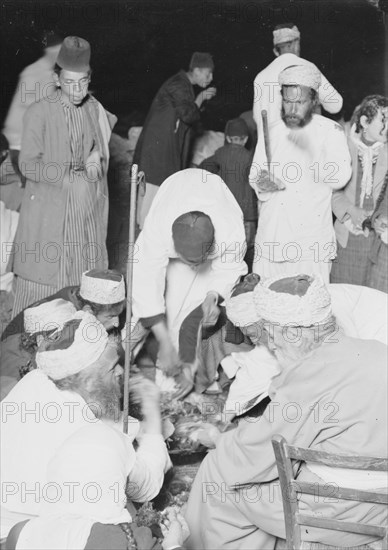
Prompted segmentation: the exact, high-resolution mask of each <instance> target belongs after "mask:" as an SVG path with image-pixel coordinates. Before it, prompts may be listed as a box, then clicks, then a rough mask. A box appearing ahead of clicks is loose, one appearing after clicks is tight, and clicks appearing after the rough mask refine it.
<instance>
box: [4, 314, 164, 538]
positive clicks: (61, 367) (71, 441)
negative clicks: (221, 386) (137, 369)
mask: <svg viewBox="0 0 388 550" xmlns="http://www.w3.org/2000/svg"><path fill="white" fill-rule="evenodd" d="M118 360H119V355H118V352H117V343H116V342H115V341H114V340H112V339H111V338H110V337H109V336H108V334H107V332H106V330H105V328H104V327H103V325H102V324H101V323H100V322H99V321H98V320H97V319H96V318H95V317H94V316H93V315H92V314H90V313H88V312H84V311H78V312H77V313H76V314H75V315H74V317H73V319H71V320H70V321H68V322H67V323H66V324H65V325H64V327H63V329H62V330H61V331H60V332H58V333H56V334H55V335H54V336H50V338H46V340H45V341H44V342H43V343H42V344H41V345H40V347H39V350H38V352H37V354H36V363H37V366H38V368H37V369H36V370H34V371H31V372H30V373H28V374H27V375H26V376H25V377H24V378H23V379H22V380H21V381H20V382H19V383H18V384H17V385H16V386H15V387H14V388H13V389H12V391H11V392H10V393H9V394H8V396H7V398H6V399H5V400H3V401H2V402H1V424H2V428H1V429H2V445H1V480H2V508H1V512H2V513H1V538H3V537H4V536H7V535H8V533H9V531H10V529H11V528H12V527H13V526H15V525H16V524H17V523H19V522H21V521H23V520H26V519H34V518H39V521H38V520H37V521H36V522H34V521H31V522H29V524H28V525H27V526H26V527H23V533H24V535H23V536H24V537H25V539H23V541H24V542H23V545H22V547H23V548H30V547H34V548H43V547H44V548H84V547H85V546H86V543H87V540H88V537H89V536H90V535H91V533H92V531H91V530H92V527H93V525H94V524H95V523H96V522H98V523H101V524H104V525H105V524H107V525H108V524H109V525H110V526H112V525H113V526H115V525H118V524H121V523H125V522H129V521H131V517H130V515H129V513H128V511H127V510H126V508H125V504H126V499H127V498H129V499H131V500H135V501H140V502H144V501H146V500H151V499H152V498H154V497H155V496H156V495H157V494H158V492H159V490H160V488H161V486H162V483H163V478H164V473H165V471H166V470H167V469H168V467H169V466H170V461H169V457H168V453H167V450H166V447H165V444H164V440H163V437H162V435H161V417H160V409H159V391H158V390H157V388H156V386H155V385H154V384H153V383H152V382H150V381H148V380H143V379H138V380H137V381H136V380H135V381H134V382H133V384H132V386H131V389H132V392H133V395H134V400H135V401H136V402H138V403H139V405H140V406H141V410H142V414H143V417H144V420H143V421H142V435H141V437H138V442H139V446H138V449H137V452H135V450H134V448H133V446H132V441H133V436H132V437H131V436H128V435H125V434H123V433H122V413H121V410H120V398H121V383H120V378H121V375H122V367H120V366H119V365H118ZM130 431H131V428H130ZM85 442H87V444H86V443H85ZM86 456H88V457H89V458H88V459H87V460H86V459H85V457H86ZM64 457H67V458H66V459H65V460H63V458H64ZM91 457H92V458H91ZM85 460H86V462H85ZM91 460H92V463H93V464H91ZM97 464H98V467H97V466H96V465H97ZM108 465H109V467H108ZM69 483H70V484H72V490H71V491H72V492H71V491H70V492H69ZM92 485H93V487H94V493H93V495H92V493H90V496H89V495H87V494H86V493H85V491H86V490H87V489H85V487H86V486H87V487H91V486H92ZM52 486H55V487H56V488H57V489H58V491H57V497H54V498H52V495H49V493H48V492H47V491H48V488H49V487H52ZM126 486H127V491H125V488H126ZM74 490H75V492H74ZM91 491H92V492H93V490H91ZM96 491H97V497H96ZM85 495H86V496H85ZM74 516H76V517H77V518H78V519H77V522H76V523H74ZM47 517H50V518H51V519H50V521H49V522H48V523H47V521H46V519H47ZM55 518H57V519H58V518H61V519H60V525H58V523H57V522H55V521H54V519H55ZM51 520H52V521H53V522H51ZM42 522H43V523H42ZM50 522H51V523H50ZM39 533H40V534H39ZM41 533H44V541H45V544H46V546H42V544H43V543H42V541H41V539H40V538H39V537H40V536H41ZM74 533H75V535H74ZM70 534H71V537H73V538H74V536H75V539H74V540H75V542H74V540H73V543H74V546H67V545H68V542H69V537H70ZM37 537H38V538H37ZM25 541H27V542H25ZM28 541H30V542H28ZM31 541H33V543H32V542H31ZM30 543H31V544H32V546H29V544H30ZM34 545H35V546H34ZM104 547H105V548H110V546H109V547H108V546H104ZM115 548H116V547H115Z"/></svg>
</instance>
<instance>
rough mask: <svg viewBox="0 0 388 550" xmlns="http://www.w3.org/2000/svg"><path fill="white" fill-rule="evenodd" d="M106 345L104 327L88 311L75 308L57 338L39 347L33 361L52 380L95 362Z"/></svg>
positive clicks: (79, 370) (75, 372) (70, 374)
mask: <svg viewBox="0 0 388 550" xmlns="http://www.w3.org/2000/svg"><path fill="white" fill-rule="evenodd" d="M107 344H108V333H107V332H106V330H105V328H104V326H103V325H102V324H101V323H100V321H98V320H97V319H96V317H94V315H92V314H91V313H89V312H87V311H77V313H75V315H74V316H73V318H72V319H71V320H70V321H68V322H67V323H66V324H65V325H64V327H63V329H62V330H61V331H60V332H58V333H57V335H56V338H53V336H51V337H50V340H49V341H45V342H44V345H43V346H41V347H40V348H39V349H38V352H37V354H36V364H37V367H38V369H41V370H42V371H43V372H44V373H45V374H47V376H49V377H50V378H52V379H53V380H61V379H62V378H66V377H67V376H72V375H73V374H77V373H78V372H81V371H82V370H84V369H86V368H87V367H89V366H90V365H92V364H93V363H95V362H96V361H97V360H98V359H99V358H100V357H101V355H102V353H103V352H104V350H105V348H106V346H107Z"/></svg>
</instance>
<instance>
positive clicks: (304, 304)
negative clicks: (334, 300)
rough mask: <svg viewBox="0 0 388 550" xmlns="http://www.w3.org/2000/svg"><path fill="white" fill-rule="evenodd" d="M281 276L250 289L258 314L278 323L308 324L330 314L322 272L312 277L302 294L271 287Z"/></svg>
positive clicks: (284, 324)
mask: <svg viewBox="0 0 388 550" xmlns="http://www.w3.org/2000/svg"><path fill="white" fill-rule="evenodd" d="M296 277H299V276H298V275H297V276H296ZM296 277H295V279H296ZM283 279H284V277H280V278H279V277H275V278H271V279H267V280H265V281H263V282H260V283H259V284H258V285H257V286H256V288H255V289H254V291H253V301H254V303H255V306H256V310H257V314H258V315H260V317H261V318H262V319H263V320H265V321H269V322H270V323H276V324H278V325H280V326H287V325H288V326H298V327H310V326H312V325H314V324H320V323H324V322H326V321H327V320H328V319H329V318H330V316H331V315H332V309H331V297H330V293H329V291H328V289H327V287H326V285H325V283H324V281H323V278H322V277H321V275H316V276H315V277H314V278H313V277H311V279H312V282H311V283H310V285H309V287H308V289H307V291H306V293H305V294H304V295H303V296H299V295H297V294H289V293H287V292H276V291H274V290H271V289H270V286H271V285H272V284H273V283H275V282H277V281H281V280H283Z"/></svg>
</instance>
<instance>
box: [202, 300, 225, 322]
mask: <svg viewBox="0 0 388 550" xmlns="http://www.w3.org/2000/svg"><path fill="white" fill-rule="evenodd" d="M217 303H218V294H217V292H208V294H207V296H206V298H205V299H204V301H203V302H202V312H203V317H202V322H203V324H204V325H208V326H211V327H212V326H214V325H215V324H216V323H217V321H218V317H219V315H220V313H221V310H220V308H219V307H218V305H217Z"/></svg>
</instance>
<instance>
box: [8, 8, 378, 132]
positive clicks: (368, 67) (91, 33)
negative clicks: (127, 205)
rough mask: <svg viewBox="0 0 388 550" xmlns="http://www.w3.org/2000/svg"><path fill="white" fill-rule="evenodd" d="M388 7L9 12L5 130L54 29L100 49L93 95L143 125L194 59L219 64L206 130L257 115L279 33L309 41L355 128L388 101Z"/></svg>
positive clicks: (306, 46) (307, 51) (305, 44)
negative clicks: (257, 83)
mask: <svg viewBox="0 0 388 550" xmlns="http://www.w3.org/2000/svg"><path fill="white" fill-rule="evenodd" d="M386 5H387V2H386V1H385V0H383V1H382V0H380V4H379V6H380V7H378V0H373V1H372V0H371V1H370V3H369V2H367V1H366V0H333V1H330V2H329V1H320V0H300V1H292V0H285V1H276V0H273V1H271V2H268V1H259V0H250V1H248V0H230V1H229V0H153V1H147V0H141V1H128V0H91V1H89V0H78V2H77V3H76V2H75V1H66V0H64V1H53V0H51V1H42V0H38V1H33V0H32V1H24V2H20V1H18V0H9V1H5V2H2V4H1V22H0V24H1V76H2V80H1V83H2V84H1V86H2V87H1V106H0V109H1V112H0V118H1V122H2V121H3V119H4V116H5V114H6V112H7V108H8V106H9V103H10V100H11V97H12V94H13V91H14V88H15V85H16V82H17V76H18V74H19V72H20V71H21V70H22V69H23V68H24V67H25V66H26V65H28V64H30V63H32V62H33V61H35V60H36V59H37V58H38V57H40V54H41V37H42V31H43V30H44V29H54V30H56V31H59V32H61V33H63V34H64V35H70V34H74V35H79V36H81V37H83V38H86V39H87V40H88V41H89V42H90V43H91V46H92V68H93V77H92V83H91V89H92V90H93V92H94V93H95V95H96V97H97V98H98V99H99V100H100V101H101V102H102V103H103V105H104V106H105V107H106V108H107V109H108V110H110V111H111V112H113V113H115V114H117V115H119V116H120V117H121V118H122V117H123V116H124V117H126V118H127V121H128V120H130V121H132V123H133V124H137V123H141V122H142V116H143V115H144V114H145V113H146V112H147V109H148V107H149V105H150V103H151V101H152V98H153V96H154V95H155V93H156V91H157V89H158V88H159V86H160V85H161V84H162V82H163V81H164V80H166V79H167V78H168V77H170V76H172V75H173V74H174V73H175V72H177V71H178V70H179V69H180V68H185V69H186V68H187V65H188V62H189V59H190V56H191V53H192V52H193V51H196V50H197V51H209V52H211V53H212V54H213V56H214V60H215V64H216V70H215V75H214V85H215V86H216V87H217V89H218V95H217V97H216V98H214V99H213V100H212V101H211V102H209V103H208V105H207V109H206V114H205V118H204V123H205V126H206V127H207V128H208V129H212V130H223V128H224V124H225V121H226V120H227V119H228V118H230V117H233V116H237V115H238V114H240V113H241V112H243V111H245V110H248V109H251V107H252V100H253V87H252V84H253V80H254V77H255V75H256V74H257V73H258V72H259V71H260V70H261V69H263V68H264V67H265V66H266V65H268V64H269V63H270V62H271V61H272V59H273V58H274V57H273V53H272V29H273V27H274V25H276V24H278V23H282V22H288V21H292V22H294V23H295V24H296V25H297V26H298V27H299V30H300V31H301V36H302V41H301V46H302V52H301V55H302V57H305V58H306V59H309V60H311V61H313V62H314V63H316V64H317V65H318V67H319V68H320V69H321V70H322V71H323V72H324V74H325V75H326V77H327V78H328V79H329V81H330V82H331V83H332V84H333V85H334V86H335V87H336V88H337V90H338V91H340V92H341V93H342V95H343V97H344V102H345V109H346V112H345V118H349V117H350V115H351V112H352V110H353V108H354V107H355V106H356V105H357V104H358V103H359V102H360V100H361V99H362V98H363V97H364V96H366V95H367V94H370V93H380V94H385V95H386V84H385V77H386V75H384V68H385V43H386V40H385V38H386V26H385V25H386V22H387V21H386V18H387V13H384V10H385V11H386V10H387V6H386Z"/></svg>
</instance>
